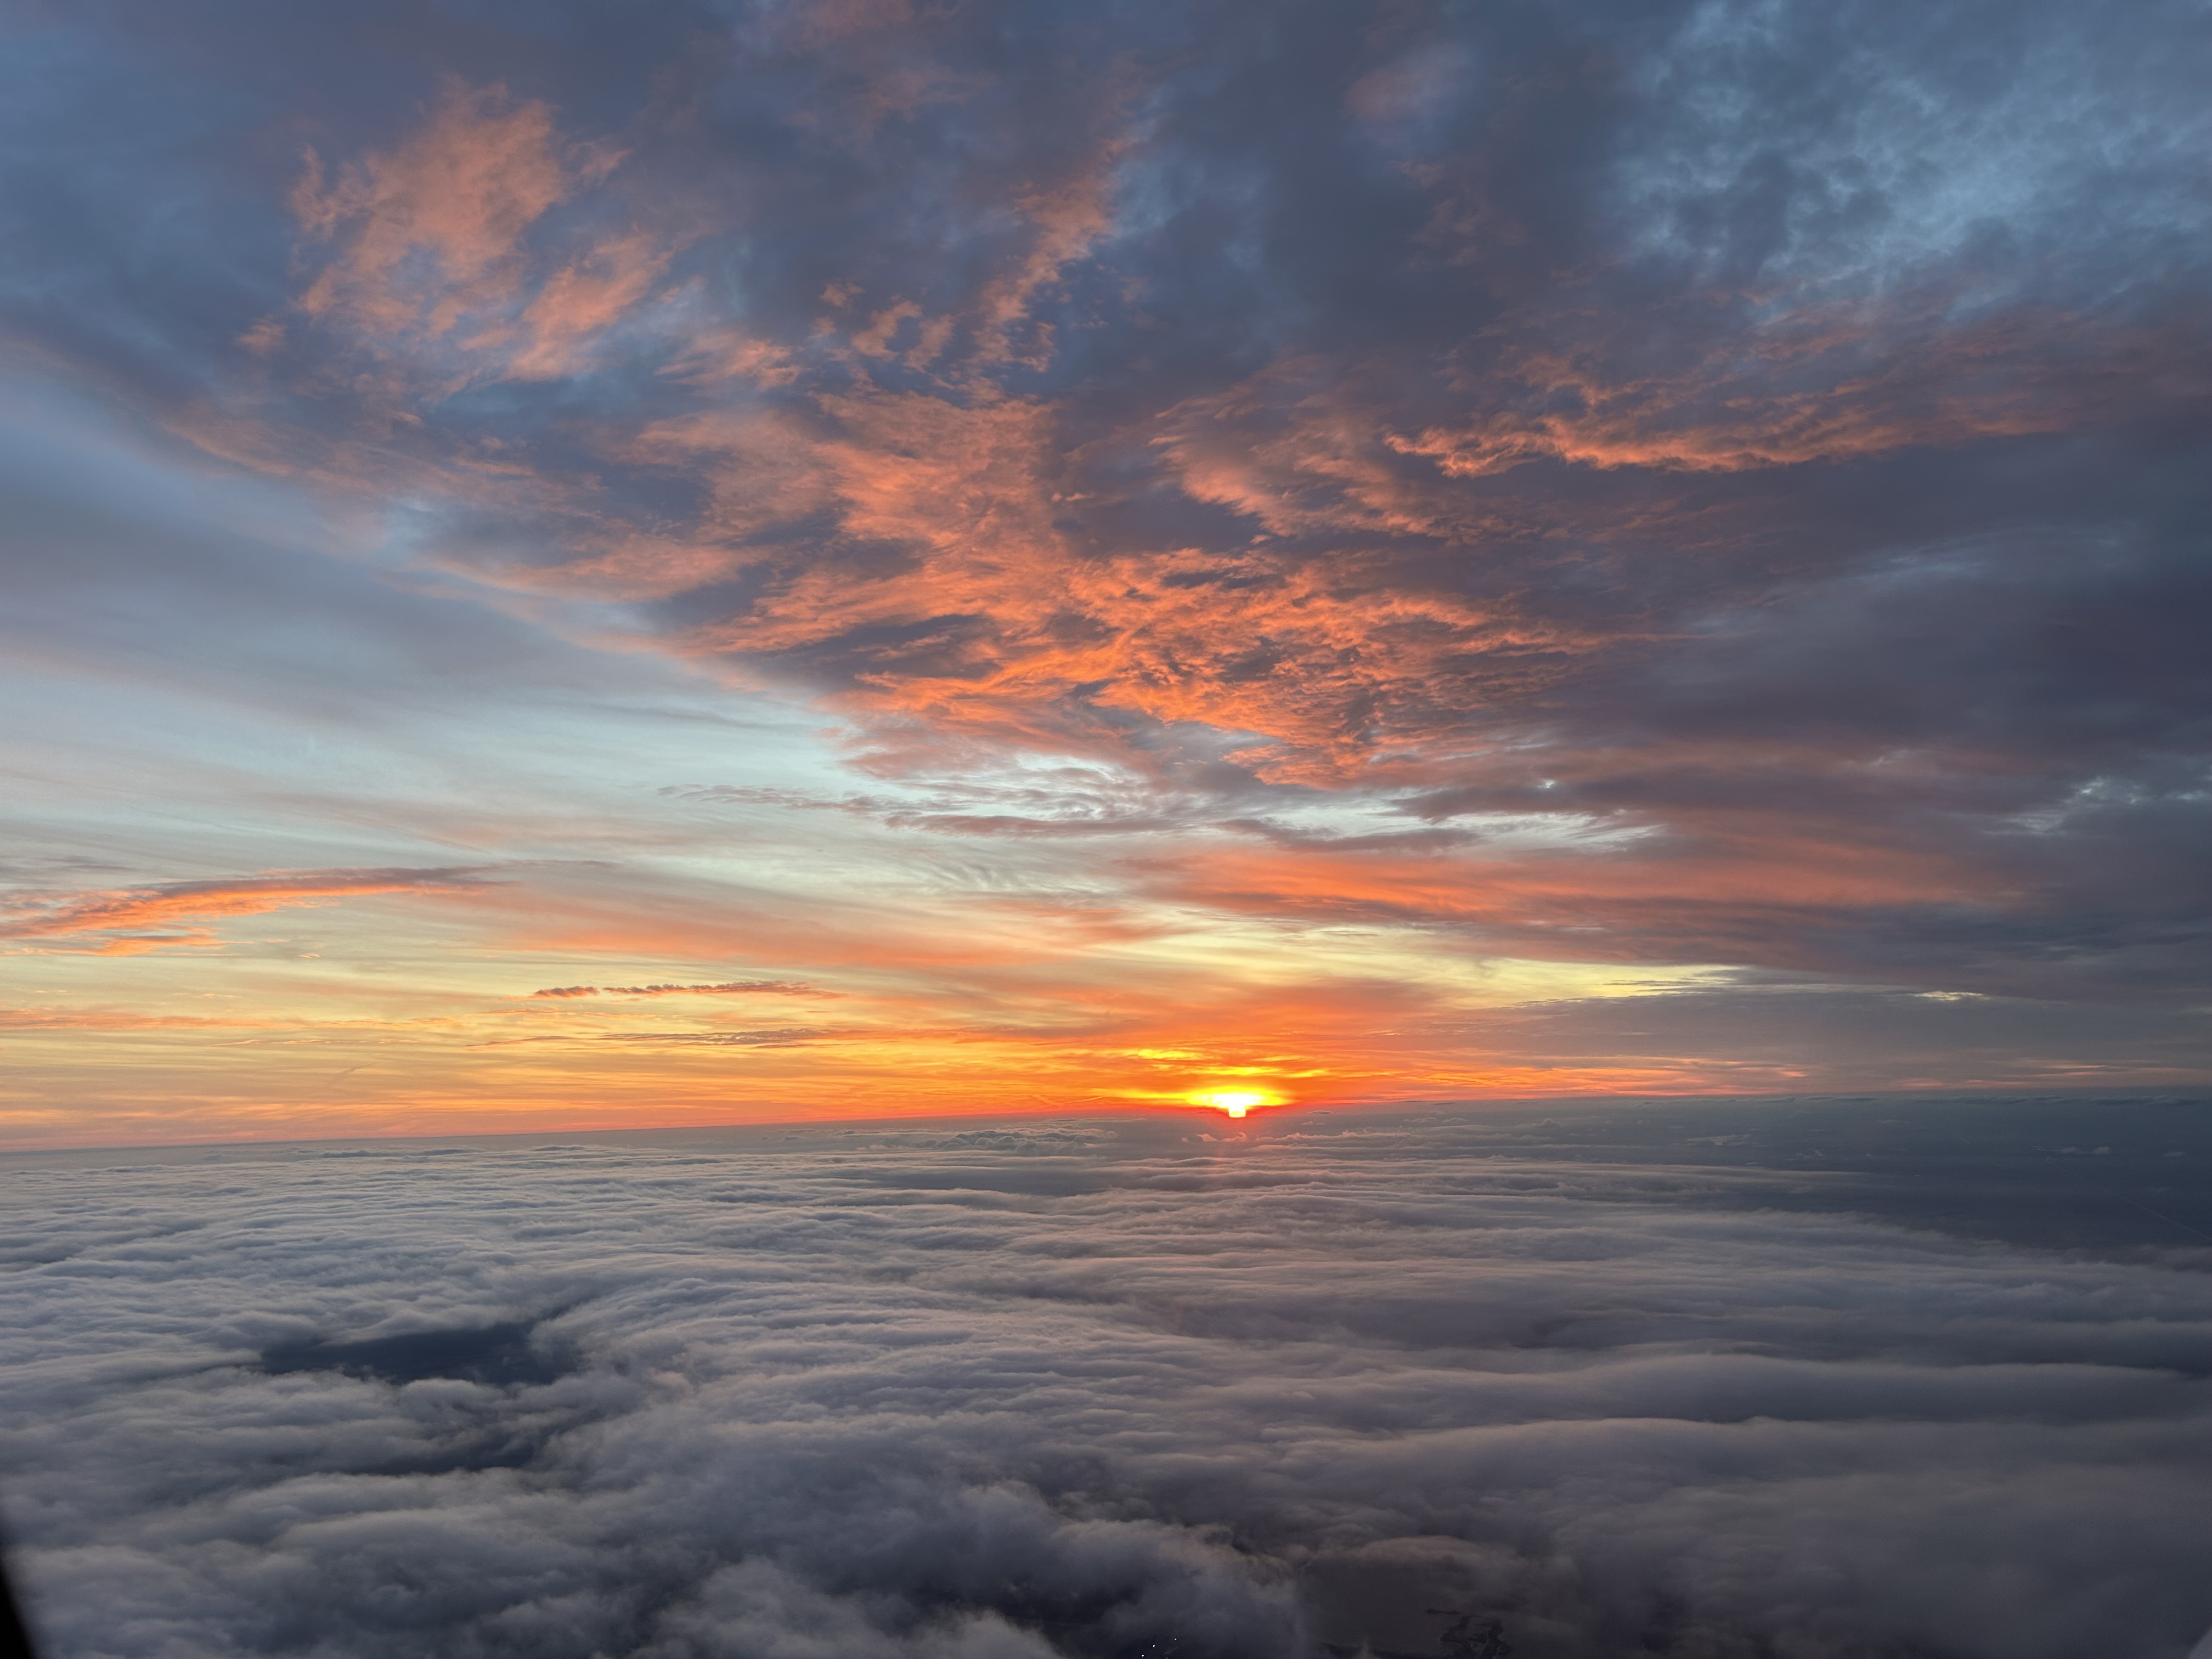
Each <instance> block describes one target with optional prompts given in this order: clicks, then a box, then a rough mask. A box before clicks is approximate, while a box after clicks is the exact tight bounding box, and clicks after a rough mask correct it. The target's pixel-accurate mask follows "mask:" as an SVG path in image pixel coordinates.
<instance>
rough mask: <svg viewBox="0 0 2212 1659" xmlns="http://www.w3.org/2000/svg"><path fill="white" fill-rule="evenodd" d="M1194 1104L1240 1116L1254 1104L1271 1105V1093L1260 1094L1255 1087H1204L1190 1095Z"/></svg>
mask: <svg viewBox="0 0 2212 1659" xmlns="http://www.w3.org/2000/svg"><path fill="white" fill-rule="evenodd" d="M1190 1103H1191V1104H1192V1105H1194V1106H1211V1107H1212V1108H1214V1109H1216V1110H1217V1111H1223V1112H1226V1113H1228V1114H1229V1115H1230V1116H1231V1117H1242V1116H1243V1115H1244V1114H1245V1113H1247V1112H1249V1111H1250V1110H1251V1109H1253V1108H1254V1107H1255V1106H1272V1105H1273V1104H1274V1103H1275V1097H1273V1095H1267V1094H1261V1092H1260V1091H1258V1090H1256V1089H1206V1090H1202V1091H1200V1092H1198V1093H1196V1094H1194V1095H1193V1096H1191V1097H1190Z"/></svg>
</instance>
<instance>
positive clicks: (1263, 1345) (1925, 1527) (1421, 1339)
mask: <svg viewBox="0 0 2212 1659" xmlns="http://www.w3.org/2000/svg"><path fill="white" fill-rule="evenodd" d="M1898 1114H1899V1109H1898V1108H1897V1107H1896V1106H1895V1105H1894V1104H1893V1103H1878V1102H1869V1103H1863V1104H1858V1105H1852V1104H1850V1103H1828V1104H1825V1105H1824V1104H1820V1103H1799V1104H1796V1105H1792V1104H1790V1103H1778V1104H1771V1105H1765V1106H1760V1105H1757V1104H1751V1105H1743V1104H1738V1105H1711V1104H1707V1105H1700V1104H1699V1103H1691V1102H1668V1103H1650V1104H1647V1105H1642V1106H1638V1105H1633V1104H1632V1105H1629V1106H1625V1107H1617V1108H1613V1109H1609V1110H1606V1111H1595V1110H1591V1109H1577V1108H1574V1107H1572V1106H1565V1107H1553V1108H1549V1109H1547V1110H1546V1111H1545V1112H1544V1114H1543V1115H1538V1114H1537V1113H1535V1112H1533V1111H1528V1112H1521V1113H1507V1114H1492V1115H1481V1116H1455V1115H1450V1114H1431V1115H1425V1116H1424V1115H1416V1116H1412V1117H1407V1116H1397V1117H1377V1116H1372V1115H1364V1114H1358V1113H1348V1114H1347V1113H1340V1114H1336V1115H1328V1114H1318V1115H1286V1116H1284V1117H1280V1118H1278V1119H1275V1120H1273V1121H1264V1120H1255V1121H1253V1122H1252V1123H1251V1124H1250V1125H1249V1126H1246V1127H1243V1128H1242V1129H1241V1130H1240V1129H1238V1128H1236V1127H1231V1126H1230V1125H1228V1124H1226V1123H1225V1122H1223V1123H1221V1124H1219V1125H1218V1127H1213V1126H1212V1125H1210V1124H1206V1123H1200V1124H1195V1125H1194V1124H1192V1123H1189V1122H1188V1121H1170V1122H1166V1123H1160V1122H1153V1121H1147V1122H1135V1123H1132V1122H1130V1121H1126V1120H1125V1121H1113V1122H1107V1121H1100V1122H1093V1123H1054V1122H1044V1123H1039V1122H1037V1121H1034V1120H1032V1121H1028V1122H1023V1121H1008V1122H1004V1123H1000V1124H982V1125H976V1126H972V1127H963V1126H960V1125H958V1124H954V1125H951V1126H948V1127H932V1126H929V1125H927V1124H921V1125H915V1124H908V1125H902V1126H898V1127H882V1128H878V1127H857V1128H855V1127H848V1128H843V1129H836V1128H821V1129H775V1128H766V1129H758V1130H732V1131H696V1132H665V1133H660V1134H658V1135H652V1134H648V1135H642V1136H640V1135H631V1136H617V1137H613V1138H586V1139H582V1140H580V1141H574V1142H571V1143H568V1144H565V1145H562V1146H537V1147H532V1146H528V1145H526V1143H522V1142H519V1141H477V1142H466V1143H444V1144H439V1145H409V1144H405V1143H388V1142H387V1143H367V1144H357V1145H355V1146H313V1145H303V1146H295V1147H290V1148H280V1147H242V1146H241V1147H228V1148H217V1149H202V1150H199V1151H196V1152H181V1153H173V1154H137V1155H133V1156H132V1157H131V1158H129V1159H128V1160H127V1161H125V1160H122V1159H119V1158H118V1155H116V1154H113V1153H88V1154H52V1155H44V1156H21V1157H19V1158H16V1159H15V1160H14V1161H13V1165H12V1169H11V1183H10V1184H11V1189H12V1190H13V1192H14V1193H15V1194H16V1195H17V1201H16V1204H15V1210H16V1215H15V1222H14V1226H13V1236H12V1237H11V1238H10V1240H9V1249H11V1251H13V1252H14V1253H15V1256H16V1259H17V1261H19V1262H20V1263H21V1267H20V1270H19V1271H18V1272H16V1273H15V1274H14V1275H12V1276H11V1278H10V1279H9V1281H8V1289H7V1291H6V1296H7V1298H8V1300H9V1318H8V1321H7V1328H8V1329H9V1331H10V1332H11V1333H13V1334H12V1335H11V1336H10V1337H9V1346H8V1352H9V1367H10V1373H11V1381H10V1384H9V1392H8V1400H9V1422H10V1425H11V1426H10V1428H9V1465H10V1468H12V1469H13V1471H14V1474H13V1476H12V1479H11V1480H10V1482H9V1487H8V1491H7V1497H8V1500H9V1520H10V1524H11V1526H12V1528H13V1529H14V1532H15V1535H16V1537H17V1538H18V1539H19V1540H20V1541H21V1545H22V1546H23V1550H22V1554H21V1571H22V1573H23V1575H24V1577H25V1580H26V1583H27V1589H28V1592H29V1595H30V1597H31V1600H32V1605H33V1610H34V1613H35V1615H36V1617H37V1619H38V1620H39V1622H40V1625H41V1626H42V1627H43V1629H44V1630H45V1632H46V1636H47V1638H48V1640H49V1642H50V1643H51V1644H52V1650H53V1651H54V1652H55V1653H56V1654H57V1655H59V1656H62V1659H74V1656H88V1655H94V1654H99V1655H117V1656H125V1655H129V1656H136V1655H149V1656H151V1655H172V1654H203V1653H204V1654H227V1655H241V1656H242V1655H247V1654H255V1653H274V1652H292V1651H302V1650H305V1651H313V1652H317V1653H321V1654H326V1655H331V1656H341V1655H348V1654H362V1655H367V1654H371V1653H379V1652H389V1651H392V1650H393V1649H394V1647H395V1646H404V1647H406V1648H407V1649H408V1650H410V1651H413V1652H420V1653H423V1654H428V1655H448V1654H450V1655H464V1654H465V1655H495V1654H501V1653H517V1654H520V1653H530V1654H532V1655H543V1656H559V1655H562V1654H575V1655H578V1656H584V1655H586V1654H591V1653H603V1654H609V1655H613V1654H629V1655H651V1656H654V1659H662V1656H666V1659H678V1656H685V1659H690V1656H724V1655H727V1656H739V1655H742V1656H757V1655H774V1656H802V1655H817V1654H828V1653H832V1652H834V1653H839V1654H852V1653H860V1654H879V1655H883V1656H886V1659H889V1656H897V1655H906V1656H915V1655H927V1656H954V1655H958V1656H975V1659H981V1656H994V1659H995V1656H1007V1659H1012V1656H1036V1659H1042V1656H1045V1655H1048V1654H1053V1653H1063V1654H1069V1655H1089V1654H1114V1653H1133V1652H1139V1651H1145V1650H1148V1644H1151V1645H1152V1646H1154V1647H1158V1646H1159V1645H1160V1644H1166V1643H1168V1642H1170V1641H1172V1642H1173V1643H1175V1644H1176V1648H1175V1650H1176V1651H1178V1652H1185V1653H1194V1654H1217V1655H1222V1656H1234V1655H1252V1656H1260V1655H1267V1656H1283V1655H1290V1654H1297V1653H1302V1652H1318V1649H1317V1648H1316V1646H1315V1644H1317V1643H1320V1642H1323V1641H1331V1642H1336V1643H1339V1644H1346V1643H1353V1642H1356V1641H1357V1640H1358V1638H1359V1635H1360V1633H1361V1632H1365V1633H1366V1634H1368V1635H1369V1636H1370V1637H1371V1638H1373V1639H1374V1640H1375V1641H1376V1643H1377V1644H1380V1645H1385V1646H1393V1647H1400V1648H1406V1649H1408V1650H1413V1651H1425V1650H1432V1649H1433V1642H1434V1638H1435V1632H1436V1629H1437V1623H1436V1621H1433V1620H1425V1619H1424V1618H1423V1617H1422V1616H1421V1615H1420V1614H1419V1611H1418V1610H1419V1608H1420V1607H1428V1606H1442V1605H1460V1606H1466V1607H1471V1608H1477V1609H1481V1610H1485V1611H1486V1612H1487V1613H1492V1614H1495V1615H1497V1616H1499V1617H1502V1618H1504V1620H1506V1624H1507V1629H1508V1631H1509V1634H1510V1639H1511V1640H1512V1642H1513V1643H1514V1644H1515V1647H1516V1652H1519V1653H1522V1654H1526V1655H1530V1656H1535V1659H1545V1656H1561V1659H1565V1656H1595V1655H1613V1654H1621V1655H1627V1654H1635V1653H1644V1652H1654V1651H1656V1652H1664V1653H1674V1654H1680V1655H1716V1656H1718V1655H1732V1654H1738V1653H1741V1654H1751V1653H1753V1652H1760V1651H1765V1652H1787V1653H1792V1654H1803V1655H1808V1656H1834V1659H1844V1656H1863V1655H1872V1654H1876V1653H1928V1654H1935V1653H1942V1654H1951V1655H1959V1656H1978V1655H1987V1656H1990V1659H1997V1656H2004V1659H2039V1656H2049V1659H2061V1656H2071V1655H2075V1654H2079V1653H2082V1652H2086V1651H2097V1652H2102V1653H2111V1654H2113V1655H2115V1656H2143V1659H2151V1656H2179V1655H2180V1654H2182V1653H2183V1652H2184V1651H2185V1650H2186V1648H2187V1647H2188V1644H2190V1642H2191V1641H2192V1640H2193V1639H2194V1638H2196V1636H2197V1634H2198V1633H2199V1632H2200V1630H2201V1627H2202V1626H2203V1624H2204V1623H2206V1622H2207V1621H2208V1620H2212V1602H2208V1601H2206V1599H2205V1597H2204V1595H2203V1589H2202V1576H2201V1573H2199V1572H2198V1571H2197V1568H2198V1566H2199V1565H2201V1564H2200V1563H2199V1562H2198V1561H2197V1552H2196V1548H2195V1542H2194V1538H2195V1532H2196V1518H2197V1515H2198V1512H2199V1510H2200V1509H2201V1498H2202V1491H2203V1480H2204V1478H2205V1475H2206V1474H2207V1471H2206V1469H2205V1468H2204V1467H2203V1460H2204V1448H2205V1446H2206V1444H2207V1443H2208V1437H2207V1433H2206V1429H2207V1422H2206V1413H2207V1412H2208V1409H2212V1406H2209V1405H2208V1400H2207V1396H2206V1394H2205V1382H2204V1379H2205V1377H2206V1376H2208V1375H2212V1322H2207V1320H2206V1318H2205V1315H2204V1304H2203V1295H2202V1287H2201V1283H2200V1280H2201V1276H2202V1275H2201V1270H2202V1268H2203V1265H2204V1259H2203V1244H2202V1243H2201V1242H2194V1243H2193V1242H2192V1241H2191V1239H2190V1238H2189V1237H2188V1230H2187V1229H2186V1228H2182V1227H2181V1226H2180V1221H2176V1222H2175V1223H2174V1226H2175V1227H2177V1228H2180V1231H2178V1232H2176V1231H2167V1232H2166V1233H2164V1234H2160V1233H2158V1232H2157V1231H2156V1225H2155V1224H2154V1222H2152V1221H2150V1220H2147V1219H2145V1218H2144V1215H2143V1212H2142V1211H2141V1210H2140V1209H2139V1208H2138V1209H2130V1207H2129V1203H2128V1202H2126V1201H2123V1202H2121V1203H2118V1204H2117V1205H2114V1206H2108V1207H2107V1209H2106V1210H2105V1211H2100V1212H2095V1213H2097V1214H2100V1215H2106V1216H2107V1217H2108V1218H2109V1222H2108V1225H2109V1227H2110V1229H2111V1231H2108V1232H2107V1233H2106V1234H2105V1235H2103V1236H2102V1237H2101V1242H2099V1241H2098V1240H2097V1239H2096V1238H2092V1237H2090V1236H2089V1235H2082V1237H2084V1238H2085V1239H2088V1240H2089V1242H2088V1243H2087V1247H2086V1248H2084V1247H2083V1246H2082V1245H2079V1244H2077V1245H2076V1246H2075V1247H2074V1248H2071V1249H2053V1248H2050V1247H2049V1245H2048V1244H2045V1243H2030V1242H2027V1240H2029V1239H2031V1238H2035V1237H2039V1235H2037V1234H2035V1233H2034V1232H2033V1228H2034V1227H2035V1226H2036V1225H2040V1221H2039V1218H2047V1217H2048V1216H2049V1215H2050V1214H2051V1206H2053V1205H2054V1204H2055V1205H2057V1206H2060V1207H2061V1209H2062V1210H2063V1208H2064V1207H2065V1206H2069V1204H2072V1203H2074V1202H2075V1201H2076V1200H2075V1198H2069V1196H2068V1194H2075V1193H2076V1189H2077V1188H2078V1193H2079V1194H2093V1193H2094V1192H2096V1191H2100V1190H2106V1189H2109V1190H2110V1191H2112V1192H2113V1193H2116V1194H2135V1195H2136V1198H2135V1199H2134V1200H2132V1201H2133V1202H2135V1203H2136V1204H2138V1205H2140V1204H2142V1203H2153V1204H2155V1205H2157V1206H2164V1209H2165V1210H2166V1212H2168V1214H2169V1215H2171V1216H2175V1217H2179V1218H2181V1219H2182V1220H2189V1219H2192V1218H2193V1219H2194V1220H2196V1221H2197V1222H2198V1223H2199V1224H2201V1225H2204V1226H2205V1227H2206V1228H2207V1229H2208V1231H2212V1213H2207V1212H2206V1210H2205V1206H2204V1201H2203V1187H2202V1180H2201V1174H2198V1173H2196V1172H2194V1171H2195V1165H2194V1163H2192V1162H2191V1160H2197V1161H2202V1160H2203V1158H2206V1157H2208V1156H2212V1139H2208V1138H2207V1135H2206V1130H2205V1120H2204V1115H2203V1108H2202V1106H2201V1104H2196V1105H2185V1104H2179V1103H2165V1104H2161V1103H2151V1102H2147V1103H2139V1104H2136V1105H2134V1106H2130V1105H2128V1104H2126V1103H2119V1102H2105V1103H2086V1104H2084V1103H2065V1102H2063V1101H2042V1102H2035V1101H2023V1102H2018V1103H2013V1104H2011V1105H2009V1106H2007V1105H2003V1104H2002V1103H1999V1104H1990V1103H1982V1104H1964V1105H1955V1104H1954V1105H1949V1106H1945V1105H1942V1104H1941V1103H1922V1105H1921V1106H1919V1107H1918V1108H1917V1109H1914V1110H1913V1111H1912V1112H1911V1115H1910V1116H1909V1119H1907V1118H1900V1117H1899V1115H1898ZM2085 1134H2087V1135H2094V1136H2099V1137H2101V1138H2102V1139H2103V1141H2104V1142H2105V1143H2108V1144H2109V1150H2108V1152H2107V1153H2106V1155H2103V1156H2095V1157H2092V1156H2088V1155H2087V1152H2088V1151H2089V1150H2090V1149H2088V1148H2087V1147H2086V1146H2076V1147H2075V1151H2076V1152H2081V1153H2082V1154H2083V1155H2081V1156H2073V1155H2071V1154H2069V1153H2066V1152H2062V1150H2061V1144H2060V1143H2061V1142H2062V1141H2063V1143H2064V1144H2065V1145H2068V1146H2072V1145H2073V1144H2074V1143H2075V1141H2077V1140H2079V1139H2080V1137H2081V1136H2082V1135H2085ZM2174 1154H2179V1156H2178V1157H2177V1156H2174ZM1962 1170H1963V1171H1966V1172H1967V1173H1966V1175H1965V1176H1964V1177H1963V1178H1965V1179H1966V1180H1968V1181H1969V1182H1970V1184H1971V1183H1972V1182H1974V1181H1976V1180H1978V1181H1979V1182H1980V1186H1979V1188H1978V1189H1976V1190H1974V1191H1971V1192H1969V1193H1968V1194H1967V1197H1966V1201H1965V1202H1964V1203H1963V1204H1960V1203H1954V1202H1953V1200H1954V1197H1955V1194H1954V1190H1953V1188H1952V1187H1951V1185H1950V1184H1949V1183H1951V1182H1954V1181H1956V1180H1958V1179H1960V1178H1962V1177H1961V1171H1962ZM1976 1171H1978V1174H1976V1173H1974V1172H1976ZM2183 1171H2189V1172H2190V1173H2182V1172H2183ZM2069 1182H2073V1183H2075V1186H2071V1187H2069V1185H2068V1184H2067V1183H2069ZM2081 1182H2088V1183H2089V1184H2088V1185H2087V1186H2082V1185H2080V1183H2081ZM2177 1183H2179V1185H2177ZM2161 1189H2163V1190H2164V1193H2165V1195H2164V1196H2159V1195H2158V1193H2159V1191H2160V1190H2161ZM2033 1193H2040V1194H2041V1197H2040V1198H2039V1199H2031V1200H2028V1201H2027V1202H2025V1203H2022V1204H2020V1205H2011V1204H2010V1202H2009V1200H2008V1194H2033ZM1946 1206H1949V1207H1948V1208H1947V1207H1946ZM2082 1213H2084V1214H2088V1213H2090V1212H2087V1211H2085V1212H2082ZM1884 1214H1886V1215H1887V1216H1888V1217H1889V1218H1890V1219H1888V1220H1880V1219H1875V1217H1876V1216H1878V1215H1884ZM1900 1223H1901V1224H1904V1225H1899V1224H1900ZM2021 1227H2027V1228H2028V1229H2029V1231H2027V1232H2026V1233H2021V1232H2020V1231H2019V1230H2020V1228H2021ZM2007 1237H2015V1238H2017V1239H2018V1241H2019V1242H2013V1243H2005V1242H2002V1241H2003V1240H2004V1239H2006V1238H2007Z"/></svg>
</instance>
